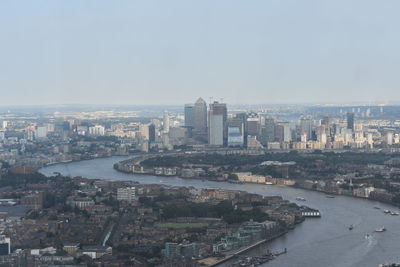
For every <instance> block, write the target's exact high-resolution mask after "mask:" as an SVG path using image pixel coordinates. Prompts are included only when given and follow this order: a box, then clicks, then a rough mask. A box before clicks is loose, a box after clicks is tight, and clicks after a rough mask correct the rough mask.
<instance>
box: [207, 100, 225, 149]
mask: <svg viewBox="0 0 400 267" xmlns="http://www.w3.org/2000/svg"><path fill="white" fill-rule="evenodd" d="M208 118H209V122H208V125H209V126H208V143H209V144H210V145H212V146H226V145H227V141H228V140H227V139H228V131H227V127H226V126H227V123H226V122H227V108H226V104H223V103H218V102H217V101H215V102H214V103H212V104H210V110H209V116H208Z"/></svg>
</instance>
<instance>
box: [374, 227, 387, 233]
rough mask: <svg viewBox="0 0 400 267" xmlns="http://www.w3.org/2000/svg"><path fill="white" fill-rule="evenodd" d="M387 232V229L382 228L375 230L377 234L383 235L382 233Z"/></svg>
mask: <svg viewBox="0 0 400 267" xmlns="http://www.w3.org/2000/svg"><path fill="white" fill-rule="evenodd" d="M385 231H386V228H385V227H380V228H376V229H375V232H377V233H382V232H385Z"/></svg>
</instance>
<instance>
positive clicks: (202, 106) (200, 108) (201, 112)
mask: <svg viewBox="0 0 400 267" xmlns="http://www.w3.org/2000/svg"><path fill="white" fill-rule="evenodd" d="M193 124H194V127H193V137H194V138H195V139H196V140H198V141H201V142H204V143H206V142H207V103H206V101H204V100H203V99H202V98H199V99H198V100H197V101H196V103H195V104H194V117H193Z"/></svg>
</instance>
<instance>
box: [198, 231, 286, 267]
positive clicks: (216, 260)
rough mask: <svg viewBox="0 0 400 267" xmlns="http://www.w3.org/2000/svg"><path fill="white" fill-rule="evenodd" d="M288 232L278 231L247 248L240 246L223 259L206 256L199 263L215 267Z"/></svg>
mask: <svg viewBox="0 0 400 267" xmlns="http://www.w3.org/2000/svg"><path fill="white" fill-rule="evenodd" d="M287 232H288V231H282V232H280V233H278V234H276V235H273V236H271V237H269V238H266V239H263V240H260V241H258V242H256V243H254V244H252V245H250V246H247V247H245V248H239V249H238V250H237V251H236V252H233V253H230V255H228V256H226V257H225V258H223V259H220V258H216V257H210V258H206V259H202V260H200V261H199V263H203V264H206V265H207V266H209V267H215V266H218V265H221V264H222V263H224V262H227V261H229V260H231V259H234V258H236V257H237V256H239V255H241V254H244V253H246V252H248V251H250V250H252V249H254V248H257V247H259V246H260V245H262V244H265V243H267V242H270V241H272V240H274V239H276V238H279V237H281V236H283V235H284V234H286V233H287Z"/></svg>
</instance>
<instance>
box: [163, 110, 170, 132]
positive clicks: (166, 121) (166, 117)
mask: <svg viewBox="0 0 400 267" xmlns="http://www.w3.org/2000/svg"><path fill="white" fill-rule="evenodd" d="M169 123H170V121H169V115H168V113H165V114H164V117H163V128H164V133H169Z"/></svg>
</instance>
